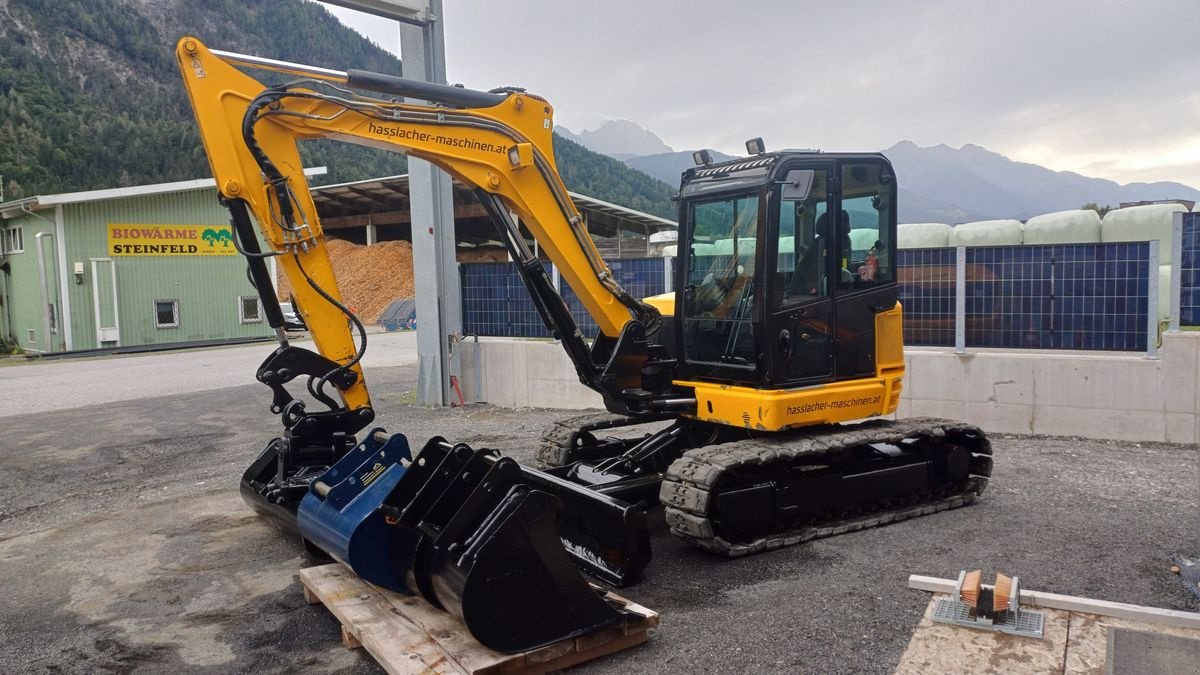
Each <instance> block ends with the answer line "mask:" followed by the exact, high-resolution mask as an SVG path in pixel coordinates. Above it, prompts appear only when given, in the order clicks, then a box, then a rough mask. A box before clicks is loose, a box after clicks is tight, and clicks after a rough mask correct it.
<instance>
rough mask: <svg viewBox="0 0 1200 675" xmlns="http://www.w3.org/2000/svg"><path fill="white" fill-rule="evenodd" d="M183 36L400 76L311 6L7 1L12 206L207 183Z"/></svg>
mask: <svg viewBox="0 0 1200 675" xmlns="http://www.w3.org/2000/svg"><path fill="white" fill-rule="evenodd" d="M185 34H191V35H195V36H197V37H200V38H201V39H202V40H204V41H205V42H206V43H208V44H210V45H213V46H217V47H220V48H222V49H227V50H232V51H239V52H244V53H249V54H259V55H263V56H270V57H272V58H278V59H282V60H286V61H296V62H300V63H311V64H316V65H324V66H328V67H333V68H350V67H354V68H362V69H365V70H375V71H379V72H385V73H394V74H398V73H399V72H400V62H399V61H398V60H397V59H396V58H395V57H393V56H392V55H391V54H389V53H388V52H386V51H384V50H382V49H380V48H379V47H376V46H375V45H373V44H372V43H371V42H370V41H368V40H366V39H365V38H363V37H362V36H360V35H359V34H358V33H356V32H354V31H352V30H350V29H349V28H346V27H345V26H343V25H342V24H341V23H339V22H338V20H337V19H335V18H334V17H333V16H332V15H330V14H329V13H328V12H326V11H325V10H324V9H323V8H322V7H321V6H320V5H317V4H315V3H312V2H306V1H304V0H252V1H244V0H205V2H186V1H185V0H0V176H3V187H4V188H5V189H4V193H5V194H4V197H5V199H16V198H20V197H23V196H30V195H34V194H47V193H54V192H63V191H74V190H88V189H97V188H107V187H117V186H124V185H136V184H143V183H158V182H164V181H174V180H186V179H191V178H197V177H200V176H206V175H209V171H208V164H207V161H206V160H205V157H204V151H203V149H202V147H201V146H200V141H199V136H198V135H197V133H196V129H195V122H194V121H193V119H192V113H191V109H190V108H189V107H188V104H187V100H186V94H185V92H184V90H183V84H182V82H181V80H180V77H179V73H178V69H177V66H176V64H175V58H174V47H175V42H176V41H177V40H178V39H179V37H181V36H183V35H185ZM519 79H520V78H519V73H517V74H514V77H513V80H518V81H519ZM558 145H559V146H564V145H566V143H559V144H558ZM302 153H303V156H304V161H305V164H306V165H308V166H318V165H325V166H327V167H329V173H328V175H326V176H323V177H321V178H320V181H321V182H323V183H333V182H343V181H349V180H359V179H364V178H374V177H379V176H386V175H393V174H397V173H403V172H404V170H405V169H404V167H405V163H404V160H403V158H402V157H400V156H398V155H395V154H391V153H386V152H382V151H377V150H371V149H368V148H361V147H357V146H351V145H346V144H340V143H333V142H324V141H318V142H312V143H305V144H304V145H303V146H302ZM559 153H560V155H559V157H560V159H559V164H560V169H561V170H562V172H563V174H564V180H565V181H566V183H567V186H568V188H570V189H572V190H576V191H579V192H584V193H587V194H589V195H592V196H595V197H598V198H600V199H604V200H606V201H611V202H615V203H618V204H622V205H625V206H630V207H632V208H639V209H643V210H647V211H651V212H653V213H660V214H662V213H668V212H669V211H670V202H669V194H670V189H669V188H667V187H666V186H665V185H658V184H656V183H657V182H656V181H653V180H652V179H650V178H649V177H647V176H645V175H644V174H641V173H639V172H635V171H632V170H629V169H626V168H625V167H624V166H623V165H621V164H620V163H619V162H615V161H613V160H610V159H609V158H607V157H602V156H599V155H596V154H595V153H592V152H590V151H587V150H585V149H583V148H578V149H577V150H576V148H569V149H563V148H561V147H560V150H559ZM613 165H616V166H615V167H614V166H613Z"/></svg>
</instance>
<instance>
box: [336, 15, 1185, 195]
mask: <svg viewBox="0 0 1200 675" xmlns="http://www.w3.org/2000/svg"><path fill="white" fill-rule="evenodd" d="M444 10H445V15H446V43H447V49H448V54H447V62H448V68H449V73H450V79H451V80H452V81H459V82H463V83H465V84H466V85H467V86H470V87H475V88H491V87H494V86H498V85H501V84H515V85H519V86H524V87H527V88H529V89H530V90H531V91H534V92H536V93H539V94H541V95H543V96H546V97H547V98H548V99H549V100H550V101H552V102H555V103H556V105H557V117H558V119H557V121H558V122H559V123H560V124H564V125H565V126H568V127H571V128H574V129H576V130H578V129H581V128H586V127H590V126H595V124H596V122H598V121H599V120H601V119H630V120H634V121H636V122H638V123H640V124H642V125H643V126H645V127H647V128H649V129H651V130H652V131H654V132H655V133H657V134H658V135H659V136H661V137H662V138H663V140H664V141H666V142H667V144H668V145H671V146H672V147H676V148H693V147H702V146H703V147H715V148H716V149H718V150H723V151H726V152H737V151H740V150H741V148H742V142H743V141H744V140H745V139H746V138H749V137H752V136H763V137H764V138H765V139H766V142H767V144H768V147H775V148H780V147H821V148H825V149H828V150H874V149H882V148H885V147H887V146H890V145H891V144H893V143H894V142H896V141H898V140H901V139H911V140H913V141H916V142H918V143H921V144H923V145H928V144H937V143H947V144H950V145H955V146H958V145H962V144H964V143H976V144H979V145H983V146H985V147H987V148H989V149H992V150H995V151H997V152H1001V153H1003V154H1007V155H1010V156H1012V157H1013V158H1014V159H1022V160H1026V161H1036V162H1038V163H1041V164H1044V165H1046V166H1049V167H1051V168H1054V169H1066V170H1075V171H1080V172H1082V173H1087V172H1088V171H1092V172H1097V173H1096V175H1100V176H1101V177H1106V178H1112V179H1115V180H1119V181H1122V182H1124V181H1128V180H1178V181H1181V182H1185V183H1191V184H1193V185H1200V159H1198V160H1197V161H1191V160H1190V159H1189V157H1185V156H1183V155H1184V154H1186V153H1184V152H1183V151H1181V148H1187V149H1188V150H1187V152H1190V151H1191V150H1190V149H1191V148H1193V147H1195V146H1194V141H1195V139H1196V138H1197V137H1200V67H1197V64H1198V59H1197V56H1196V54H1197V50H1196V49H1189V46H1188V37H1187V36H1188V33H1187V29H1188V28H1190V27H1192V26H1195V25H1198V24H1200V3H1197V2H1195V0H1143V1H1142V2H1138V3H1128V2H1121V1H1118V0H1059V1H1041V2H1035V1H1029V0H1014V1H1012V2H993V3H983V2H959V1H958V0H920V1H919V0H898V1H893V2H887V3H879V2H868V1H864V0H847V1H844V2H839V3H800V2H786V1H779V2H753V3H738V2H728V1H726V2H718V1H717V0H691V1H688V2H679V1H671V2H645V0H640V1H637V2H634V1H632V0H609V1H607V2H602V3H598V2H583V1H582V0H558V1H556V2H543V1H540V0H508V1H506V2H502V3H501V2H485V1H469V0H445V8H444ZM343 13H345V10H339V14H343ZM367 23H374V24H381V23H385V22H382V21H381V20H378V19H372V20H369V21H367V22H366V23H364V22H361V21H358V22H352V25H355V27H358V28H360V29H362V26H363V25H366V24H367ZM374 30H375V31H376V32H375V33H373V35H376V36H381V37H376V40H377V41H378V42H380V43H381V44H385V46H386V40H387V37H383V36H387V35H389V34H390V35H392V36H394V35H395V32H394V28H391V29H390V30H391V31H392V32H390V33H388V32H387V30H386V29H385V30H383V31H382V32H380V29H379V28H378V26H377V27H376V28H375V29H374ZM1191 156H1195V155H1191ZM1100 171H1103V172H1104V173H1098V172H1100Z"/></svg>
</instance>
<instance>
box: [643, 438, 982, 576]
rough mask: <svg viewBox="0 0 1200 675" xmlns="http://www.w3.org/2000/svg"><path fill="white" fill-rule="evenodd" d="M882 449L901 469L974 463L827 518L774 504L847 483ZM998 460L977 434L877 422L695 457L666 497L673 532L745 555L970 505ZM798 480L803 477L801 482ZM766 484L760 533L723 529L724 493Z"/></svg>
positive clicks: (678, 464)
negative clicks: (817, 486)
mask: <svg viewBox="0 0 1200 675" xmlns="http://www.w3.org/2000/svg"><path fill="white" fill-rule="evenodd" d="M879 446H884V447H890V448H893V449H895V450H897V451H898V452H897V454H898V455H900V456H901V457H902V459H899V460H897V461H898V462H900V464H899V466H900V468H901V469H904V468H906V467H914V466H924V465H925V464H924V463H928V465H929V466H933V465H934V464H936V463H938V462H941V463H942V464H943V465H944V464H946V463H947V462H948V461H949V460H948V459H947V458H950V457H953V458H954V460H953V461H954V462H957V463H958V464H960V465H961V464H962V463H963V462H966V466H965V467H963V468H965V473H966V475H965V476H961V477H956V478H953V479H950V480H946V481H944V482H943V483H941V484H937V485H933V486H929V487H927V488H926V489H922V490H920V491H918V492H917V493H908V494H902V495H897V494H891V495H888V496H886V497H885V498H881V499H877V500H874V501H867V502H862V501H860V502H857V503H853V504H836V503H835V504H831V505H830V506H829V508H827V509H824V510H823V512H821V513H819V514H813V513H808V514H806V515H805V516H804V517H802V518H781V517H780V516H779V515H778V513H777V511H776V509H775V508H774V507H773V506H771V504H773V503H775V502H777V501H778V500H779V499H780V498H781V497H783V496H784V495H783V494H782V492H783V491H787V490H788V489H789V488H790V489H791V490H792V491H795V489H796V488H797V487H803V485H804V482H803V481H804V480H805V479H804V477H803V476H805V475H808V474H806V472H811V474H812V475H818V474H819V475H822V477H823V478H825V479H829V478H830V477H831V472H832V477H833V478H835V479H836V478H842V477H843V475H842V474H840V473H838V472H839V470H840V469H842V468H846V467H851V466H852V462H848V461H847V459H846V458H847V457H848V456H853V455H855V454H856V453H857V454H858V455H859V456H861V455H862V451H863V449H865V448H868V447H879ZM956 448H961V449H956ZM964 451H965V453H964ZM991 454H992V450H991V444H990V443H989V442H988V440H987V438H986V437H985V436H984V434H983V432H982V431H981V430H980V429H979V428H978V427H975V426H972V425H970V424H964V423H962V422H955V421H950V420H942V419H933V418H910V419H902V420H897V421H895V422H891V421H885V420H875V421H871V422H865V423H862V424H857V425H852V426H845V427H821V428H810V429H802V430H799V431H797V432H795V433H787V434H780V435H778V436H775V435H771V436H764V437H759V438H755V439H750V440H744V441H736V442H731V443H725V444H722V445H713V446H708V447H703V448H697V449H694V450H690V451H688V452H686V453H684V455H683V456H682V457H681V458H679V459H678V460H676V461H675V462H674V463H673V464H672V465H671V467H670V468H669V469H668V470H667V474H666V477H665V478H664V479H663V482H662V488H661V492H660V499H661V502H662V504H663V507H664V510H665V516H666V520H667V524H668V525H669V526H670V529H671V533H672V534H674V535H676V536H678V537H680V538H682V539H684V540H686V541H688V542H689V543H691V544H693V545H695V546H697V547H698V548H701V549H704V550H707V551H711V552H713V553H719V554H722V555H726V556H730V557H737V556H742V555H747V554H751V553H758V552H761V551H768V550H772V549H776V548H781V547H784V546H791V545H793V544H799V543H802V542H806V541H811V540H813V539H819V538H822V537H831V536H834V535H838V534H844V533H847V532H854V531H857V530H863V529H866V528H869V527H876V526H879V525H886V524H888V523H893V522H898V521H902V520H907V519H909V518H914V517H917V516H923V515H927V514H930V513H936V512H938V511H945V510H947V509H953V508H957V507H960V506H966V505H968V504H971V503H972V502H974V501H975V498H976V497H977V496H978V495H980V494H982V493H983V491H984V489H985V488H986V487H987V482H988V477H989V476H990V475H991V473H992V458H991ZM963 468H959V469H958V470H957V473H962V471H963ZM852 473H853V472H852V470H851V471H849V472H847V473H846V476H850V475H851V474H852ZM797 475H800V476H801V478H799V479H797V478H795V476H797ZM861 475H863V476H867V475H868V473H867V472H864V473H862V474H861ZM788 476H791V478H790V479H789V480H790V481H791V482H790V485H788V486H785V487H782V488H781V487H780V486H781V482H782V481H781V479H783V478H785V477H788ZM766 485H769V486H771V490H770V495H769V497H770V499H769V500H767V501H768V503H767V504H765V505H764V510H763V511H762V513H761V517H757V516H754V517H751V518H749V519H747V517H746V514H744V513H743V514H739V517H740V518H741V521H742V522H755V521H756V523H757V524H756V526H753V527H743V528H738V527H729V526H728V525H727V524H725V523H722V521H721V514H720V508H721V507H720V504H721V496H722V495H727V494H732V493H733V492H735V491H737V490H743V489H747V488H750V487H751V486H754V488H751V489H759V490H762V489H763V486H766ZM800 492H804V490H803V489H801V490H800ZM764 528H765V529H766V531H763V529H764Z"/></svg>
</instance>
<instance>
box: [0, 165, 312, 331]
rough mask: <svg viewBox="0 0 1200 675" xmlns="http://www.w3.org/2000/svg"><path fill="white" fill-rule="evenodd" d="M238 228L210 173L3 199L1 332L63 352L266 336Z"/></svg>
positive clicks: (0, 214)
mask: <svg viewBox="0 0 1200 675" xmlns="http://www.w3.org/2000/svg"><path fill="white" fill-rule="evenodd" d="M319 172H321V170H320V169H318V170H316V171H314V173H319ZM230 235H231V232H230V228H229V215H228V212H227V211H226V210H225V209H224V208H223V207H221V206H220V205H219V204H218V203H217V192H216V187H215V184H214V182H213V181H212V179H208V180H194V181H183V182H178V183H162V184H158V185H142V186H135V187H126V188H116V189H111V190H94V191H89V192H74V193H69V194H58V195H44V196H38V197H30V198H27V199H21V200H17V201H9V202H5V203H2V204H0V342H7V343H8V344H9V345H10V346H11V345H16V346H18V347H20V348H21V349H24V350H26V351H32V352H61V351H72V350H81V349H94V348H107V347H129V346H138V345H158V344H169V343H180V342H219V341H224V340H231V339H237V338H252V337H262V336H268V335H270V334H271V330H270V327H269V326H267V323H266V320H265V317H264V316H263V311H262V307H261V305H260V303H259V301H258V295H257V293H256V292H255V290H254V288H253V287H252V286H251V285H250V283H249V281H248V280H247V276H246V263H245V261H244V260H243V258H242V257H241V256H240V255H238V254H237V251H236V249H235V248H234V245H233V242H232V237H231V236H230Z"/></svg>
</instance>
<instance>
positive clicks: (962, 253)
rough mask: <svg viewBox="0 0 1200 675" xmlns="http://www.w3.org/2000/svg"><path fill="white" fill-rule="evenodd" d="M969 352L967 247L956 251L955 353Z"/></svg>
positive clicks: (960, 247) (961, 247)
mask: <svg viewBox="0 0 1200 675" xmlns="http://www.w3.org/2000/svg"><path fill="white" fill-rule="evenodd" d="M966 352H967V247H966V246H959V247H958V248H957V249H956V250H955V252H954V353H955V354H965V353H966Z"/></svg>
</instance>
